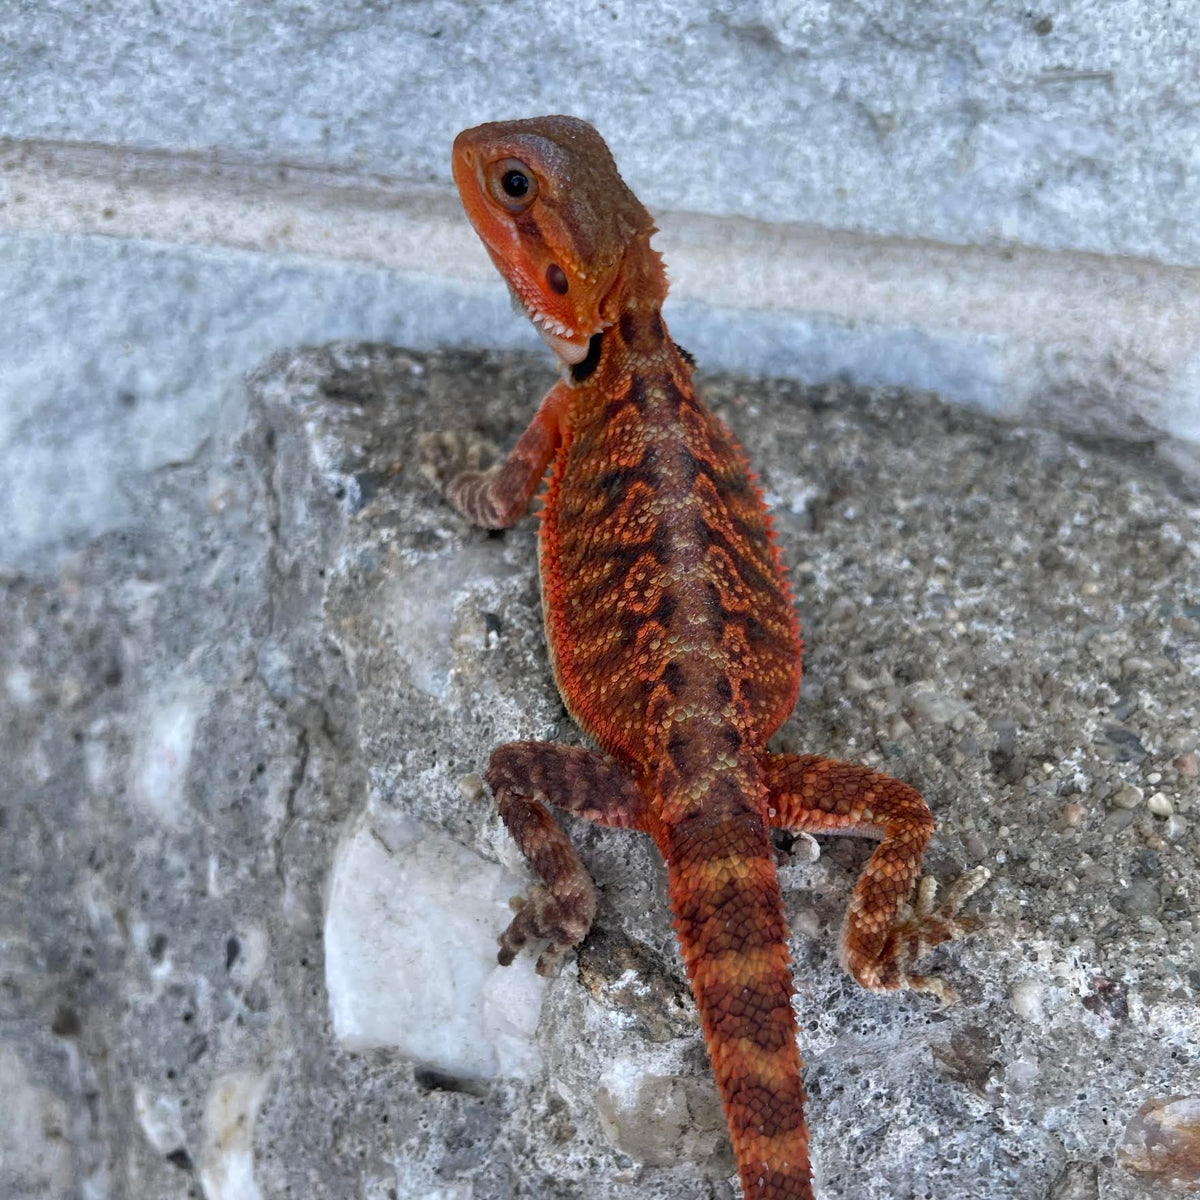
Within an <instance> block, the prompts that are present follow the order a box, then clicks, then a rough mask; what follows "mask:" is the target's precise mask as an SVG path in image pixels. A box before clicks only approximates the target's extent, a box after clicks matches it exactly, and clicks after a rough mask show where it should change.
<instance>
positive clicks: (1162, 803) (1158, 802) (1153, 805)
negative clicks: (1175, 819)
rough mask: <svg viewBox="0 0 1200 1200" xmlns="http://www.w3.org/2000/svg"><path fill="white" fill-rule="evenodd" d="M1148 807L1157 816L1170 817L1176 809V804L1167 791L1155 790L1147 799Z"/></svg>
mask: <svg viewBox="0 0 1200 1200" xmlns="http://www.w3.org/2000/svg"><path fill="white" fill-rule="evenodd" d="M1146 807H1147V808H1148V809H1149V810H1150V811H1151V812H1152V813H1153V814H1154V815H1155V816H1156V817H1169V816H1170V815H1171V814H1172V813H1173V812H1174V811H1175V805H1174V804H1172V803H1171V797H1170V796H1168V795H1167V793H1166V792H1155V793H1154V795H1153V796H1151V797H1150V799H1149V800H1147V801H1146Z"/></svg>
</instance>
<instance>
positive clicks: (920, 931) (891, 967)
mask: <svg viewBox="0 0 1200 1200" xmlns="http://www.w3.org/2000/svg"><path fill="white" fill-rule="evenodd" d="M991 874H992V873H991V872H990V871H989V870H988V869H987V867H976V868H975V869H974V870H973V871H967V872H966V873H965V874H963V875H960V876H959V878H958V879H956V880H955V881H954V883H953V884H951V886H950V887H949V888H947V889H946V892H945V894H944V895H943V897H942V900H941V903H939V904H935V900H936V896H937V889H938V882H937V880H936V879H935V878H934V877H933V876H932V875H926V876H924V877H923V878H922V879H921V881H920V883H918V884H917V887H916V892H915V894H914V896H913V899H912V902H911V903H910V904H908V905H906V906H905V907H904V908H903V909H902V910H901V911H900V913H899V914H898V917H897V920H896V922H895V923H894V924H893V925H892V927H891V929H890V930H889V931H888V933H887V937H886V939H885V940H884V943H883V946H882V948H881V950H880V951H879V953H878V954H877V955H874V956H871V957H867V956H865V955H861V956H860V955H856V954H855V953H854V947H853V946H852V945H851V942H850V939H849V938H848V937H847V938H845V939H843V943H842V957H843V962H844V963H845V966H846V969H847V970H848V971H849V972H850V974H851V975H853V976H854V978H855V979H856V980H857V981H858V982H859V983H860V984H861V985H862V986H863V987H864V988H866V989H867V990H868V991H892V990H894V989H897V988H907V989H908V990H910V991H914V992H931V993H932V994H933V995H934V996H936V997H937V998H938V999H939V1000H940V1001H941V1002H942V1004H943V1005H948V1004H953V1003H954V1002H955V1001H956V1000H957V999H958V993H957V992H955V990H954V989H953V988H952V987H951V986H950V985H949V984H948V983H946V982H945V981H944V980H942V979H939V978H938V977H937V976H936V975H918V974H916V973H915V972H913V971H912V969H911V968H912V966H913V964H914V963H916V962H917V961H918V960H919V959H921V958H924V957H925V955H926V954H928V953H929V952H930V951H931V950H932V949H933V948H934V947H935V946H940V945H941V944H942V943H943V942H950V941H954V940H955V939H956V938H960V937H966V936H967V935H968V934H972V933H975V932H976V931H977V930H979V929H980V928H982V927H983V924H984V921H983V919H982V918H980V917H975V916H959V909H960V908H962V906H963V905H964V904H965V903H966V901H967V900H968V899H970V897H971V896H973V895H974V894H975V893H976V892H977V891H979V889H980V888H981V887H983V885H984V884H985V883H987V881H988V880H989V879H990V878H991Z"/></svg>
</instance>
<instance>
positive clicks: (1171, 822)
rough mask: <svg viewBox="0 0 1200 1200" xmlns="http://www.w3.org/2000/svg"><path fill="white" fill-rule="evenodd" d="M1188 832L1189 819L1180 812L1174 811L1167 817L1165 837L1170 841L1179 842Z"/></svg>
mask: <svg viewBox="0 0 1200 1200" xmlns="http://www.w3.org/2000/svg"><path fill="white" fill-rule="evenodd" d="M1185 833H1187V821H1185V820H1184V819H1183V817H1181V816H1180V815H1179V814H1178V813H1172V814H1171V815H1170V816H1169V817H1168V818H1167V824H1166V828H1165V829H1164V830H1163V837H1165V838H1166V839H1167V841H1168V842H1179V841H1182V840H1183V835H1184V834H1185Z"/></svg>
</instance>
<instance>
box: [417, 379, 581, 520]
mask: <svg viewBox="0 0 1200 1200" xmlns="http://www.w3.org/2000/svg"><path fill="white" fill-rule="evenodd" d="M570 396H571V389H570V388H569V387H568V386H567V384H566V383H564V382H562V381H561V380H560V381H559V382H558V383H556V384H555V385H554V387H552V388H551V389H550V390H549V391H548V392H547V393H546V396H545V398H544V399H543V400H542V403H541V405H540V406H539V407H538V410H537V413H536V414H535V415H534V418H533V420H532V421H530V423H529V425H528V427H527V428H526V430H525V432H524V433H523V434H521V436H520V438H519V439H518V440H517V444H516V445H515V446H514V447H513V449H512V453H511V454H509V456H508V457H507V458H506V459H505V460H504V461H503V462H502V463H497V464H496V465H495V466H493V467H490V468H489V469H487V470H481V469H480V466H481V463H480V460H481V457H482V454H483V452H484V450H485V449H486V443H484V442H482V441H481V440H480V439H478V438H472V437H469V436H468V435H466V434H461V433H423V434H420V435H419V436H418V438H417V449H418V451H419V453H420V458H421V467H420V470H421V474H422V475H424V476H425V478H426V479H428V480H429V482H430V483H432V484H433V485H434V487H436V488H437V489H438V490H439V491H440V492H441V493H442V495H443V496H445V497H446V499H447V500H448V501H449V502H450V503H451V504H452V505H453V506H454V507H455V508H456V509H457V510H458V511H459V512H460V513H462V515H463V516H464V517H466V518H467V520H468V521H470V522H472V523H473V524H475V525H481V526H482V527H483V528H484V529H507V528H508V527H509V526H510V525H513V524H515V523H516V522H517V521H519V520H520V519H521V517H523V516H524V515H525V513H526V512H527V511H528V510H529V502H530V500H532V499H533V494H534V492H536V491H537V488H538V484H539V483H541V481H542V476H543V475H544V474H545V473H546V467H547V466H549V464H550V460H551V459H552V458H553V457H554V452H555V450H557V449H558V444H559V441H560V440H561V438H562V421H563V416H564V414H565V412H566V408H567V405H568V403H569V400H570Z"/></svg>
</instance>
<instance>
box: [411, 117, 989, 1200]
mask: <svg viewBox="0 0 1200 1200" xmlns="http://www.w3.org/2000/svg"><path fill="white" fill-rule="evenodd" d="M452 162H453V170H454V178H455V181H456V183H457V185H458V189H459V192H460V194H461V197H462V202H463V205H464V207H465V209H466V212H467V215H468V217H469V218H470V220H471V223H472V224H473V225H474V227H475V230H476V232H477V233H478V234H479V236H480V238H481V239H482V241H483V244H484V246H485V247H486V249H487V252H488V254H489V255H490V256H491V258H492V260H493V262H494V263H495V264H496V266H497V267H498V268H499V270H500V273H501V275H503V277H504V278H505V280H506V281H507V282H508V285H509V287H510V289H511V291H512V294H513V296H514V298H515V300H516V301H517V302H518V303H519V304H520V306H521V307H522V308H523V309H524V310H525V312H526V313H528V315H529V317H530V318H531V319H532V320H533V322H534V324H535V325H536V327H537V329H538V332H539V333H540V334H541V335H542V337H543V338H544V339H545V341H546V342H547V343H548V344H549V346H550V348H551V349H552V350H553V351H554V354H555V355H556V357H557V359H558V361H559V364H560V366H561V370H562V377H561V378H560V380H559V381H558V382H557V383H556V384H555V385H554V386H553V387H552V388H551V389H550V391H549V392H548V393H547V395H546V397H545V398H544V399H543V401H542V403H541V407H540V408H539V409H538V410H537V413H536V415H535V416H534V418H533V421H532V422H531V423H530V425H529V427H528V428H527V429H526V430H525V432H524V433H523V434H522V435H521V437H520V439H519V440H518V441H517V443H516V446H515V448H514V449H513V450H512V452H511V453H510V454H509V455H508V456H507V458H506V459H505V460H504V461H503V462H500V463H498V464H497V465H496V466H494V467H492V468H491V469H488V470H481V469H479V467H478V465H477V457H476V449H475V447H473V445H472V442H471V439H470V438H467V437H464V436H462V435H457V434H444V433H443V434H428V435H424V436H423V438H422V441H421V453H422V457H423V466H422V471H423V472H424V474H425V475H426V476H427V477H428V478H429V479H430V480H431V481H432V482H434V483H435V484H436V486H437V487H439V488H440V490H441V491H442V493H443V494H444V496H445V497H446V499H447V500H448V501H449V502H450V503H451V504H452V505H453V506H454V508H456V509H457V510H458V511H459V512H460V513H461V514H462V515H463V516H465V517H466V518H467V519H468V520H469V521H471V522H473V523H474V524H476V525H479V526H483V527H484V528H488V529H503V528H505V527H507V526H509V525H512V524H513V523H514V522H515V521H517V520H518V519H519V518H520V517H521V516H522V515H523V514H524V513H525V512H526V511H527V509H528V508H529V505H530V501H531V499H532V498H533V496H534V493H535V492H536V491H537V489H538V487H539V485H540V484H541V482H542V479H543V476H544V475H545V473H546V470H547V468H548V467H550V468H551V473H550V479H549V484H548V486H547V488H546V491H545V494H544V496H543V503H542V509H541V518H542V520H541V536H540V567H541V581H542V599H543V608H544V616H545V625H546V634H547V638H548V641H549V646H550V654H551V658H552V661H553V665H554V672H555V677H556V680H557V683H558V687H559V691H560V692H561V693H562V697H563V700H564V702H565V703H566V706H567V708H568V710H569V711H570V713H571V715H572V716H573V717H574V718H575V720H576V721H577V722H578V723H579V725H580V726H581V727H582V728H583V729H584V730H585V731H586V732H587V733H588V734H589V735H590V736H591V737H592V739H593V740H594V741H595V743H596V744H597V745H598V746H599V747H600V748H599V749H598V750H590V749H584V748H580V747H576V746H560V745H555V744H552V743H547V742H535V741H523V742H513V743H510V744H508V745H503V746H500V747H498V748H497V749H496V750H495V752H494V753H493V754H492V756H491V761H490V764H489V766H488V768H487V776H486V777H487V782H488V784H489V786H490V787H491V790H492V792H493V793H494V795H495V798H496V803H497V805H498V806H499V811H500V815H501V817H502V819H503V821H504V824H505V825H506V826H507V828H508V830H509V831H510V833H511V834H512V836H513V838H514V839H515V840H516V843H517V845H518V846H519V847H520V848H521V850H522V851H523V853H524V855H525V857H526V859H527V860H528V862H529V865H530V867H531V869H532V871H533V873H534V874H535V875H536V876H537V878H538V880H539V881H540V882H539V883H538V884H537V885H536V886H534V888H533V889H532V891H531V892H530V894H529V895H528V897H527V898H526V899H525V900H524V901H523V902H522V903H520V907H519V908H518V911H517V913H516V915H515V917H514V918H513V921H512V923H511V925H509V927H508V929H507V930H506V931H505V932H504V934H503V936H502V937H501V939H500V952H499V960H500V962H501V963H504V964H508V963H511V962H512V960H513V958H514V956H515V955H516V954H517V953H518V951H520V950H521V948H522V947H523V946H524V945H525V944H526V943H527V942H531V941H536V942H541V943H544V949H542V951H541V956H540V958H539V959H538V970H539V971H540V972H542V973H543V974H550V973H553V972H554V971H555V970H556V969H557V968H558V966H559V964H560V962H561V960H562V959H563V957H564V955H565V954H566V953H567V952H568V951H570V950H571V949H572V948H573V947H575V946H577V945H578V944H579V943H580V942H581V941H582V939H583V938H584V937H585V936H586V935H587V932H588V929H589V927H590V926H591V924H592V919H593V917H594V915H595V912H596V891H595V888H594V886H593V884H592V881H591V878H590V877H589V875H588V873H587V870H586V869H585V868H584V866H583V864H582V862H581V861H580V859H579V856H578V854H577V853H576V851H575V850H574V848H573V847H572V845H571V843H570V842H569V841H568V839H567V837H566V835H565V833H564V832H563V830H562V828H561V827H560V825H559V824H558V823H557V822H556V821H555V820H554V818H553V817H552V816H551V815H550V813H549V812H548V811H547V808H546V804H547V803H549V804H551V805H554V806H555V807H557V808H559V809H562V810H565V811H566V812H568V813H570V814H572V815H573V816H576V817H585V818H587V819H589V820H592V821H595V822H597V823H599V824H601V825H608V826H616V827H620V828H624V829H636V830H640V831H641V832H643V833H647V834H649V835H650V836H651V837H652V838H653V839H654V841H655V844H656V845H657V846H658V849H659V850H660V851H661V852H662V855H663V858H664V859H665V860H666V864H667V876H668V892H669V899H670V905H671V911H672V913H673V914H674V923H675V928H676V930H677V933H678V937H679V945H680V947H681V949H682V952H683V961H684V964H685V966H686V969H687V975H688V979H689V980H690V982H691V987H692V992H693V994H694V996H695V999H696V1007H697V1009H698V1010H699V1014H700V1021H701V1025H702V1028H703V1032H704V1038H705V1041H706V1043H707V1046H708V1051H709V1056H710V1059H711V1062H712V1067H713V1072H714V1074H715V1077H716V1082H717V1087H718V1089H719V1090H720V1094H721V1099H722V1101H723V1103H724V1108H725V1115H726V1119H727V1121H728V1124H729V1133H730V1137H731V1138H732V1141H733V1147H734V1152H735V1155H736V1158H737V1164H738V1171H739V1175H740V1179H741V1185H742V1188H743V1190H744V1193H745V1195H746V1197H748V1198H751V1197H752V1198H754V1200H785V1198H787V1200H805V1198H810V1197H812V1196H813V1189H812V1172H811V1167H810V1163H809V1148H808V1129H807V1126H806V1123H805V1116H804V1105H805V1092H804V1085H803V1083H802V1080H801V1060H800V1054H799V1051H798V1049H797V1045H796V1018H795V1015H794V1013H793V1010H792V995H793V985H792V976H791V971H790V960H789V953H788V945H787V928H786V925H785V922H784V913H783V903H782V899H781V895H780V888H779V883H778V881H777V879H776V873H775V856H774V850H773V847H772V843H771V837H770V831H771V829H772V828H778V829H784V830H790V831H804V832H807V833H818V834H827V833H832V834H858V835H861V836H865V837H869V838H874V839H876V840H877V841H878V846H877V847H876V848H875V850H874V852H873V853H872V855H871V857H870V859H869V861H868V862H867V864H866V866H865V868H864V869H863V871H862V874H861V876H860V878H859V880H858V882H857V885H856V886H855V888H854V892H853V896H852V899H851V901H850V905H849V910H848V912H847V913H846V920H845V926H844V929H843V932H842V937H841V961H842V963H843V964H844V966H845V968H846V969H847V970H848V971H849V973H850V974H851V975H852V976H853V977H854V978H855V979H856V980H857V981H858V982H859V983H860V984H861V985H862V986H863V987H865V988H868V989H870V990H872V991H886V990H894V989H901V988H909V989H915V990H924V991H928V992H932V993H934V994H935V995H937V996H939V997H941V998H942V999H943V1000H946V999H949V998H950V995H951V993H950V989H949V988H948V987H947V986H946V985H945V984H943V983H941V982H940V981H939V980H938V979H936V978H933V977H929V976H925V975H919V974H916V973H915V971H914V969H913V966H914V963H915V962H916V961H917V960H918V959H919V958H920V957H921V956H922V955H924V954H925V953H926V952H927V951H928V950H930V949H931V948H932V947H934V946H937V945H938V944H939V943H941V942H945V941H947V940H949V939H951V938H956V937H959V936H960V935H962V934H964V933H967V932H970V931H971V930H973V929H974V928H976V927H977V926H978V921H977V920H975V919H973V918H969V917H960V916H959V915H958V912H959V908H960V906H961V904H962V902H963V901H964V900H965V899H966V898H967V897H968V896H970V895H971V894H972V893H973V892H974V891H975V890H977V889H978V888H979V887H980V886H981V885H982V884H983V882H984V881H985V880H986V878H987V872H986V870H985V869H982V868H980V869H977V870H976V871H974V872H971V873H969V874H967V875H964V876H963V877H962V878H961V879H960V880H959V881H958V882H957V883H956V884H955V885H954V886H953V887H952V888H950V889H949V890H948V892H947V894H946V896H945V898H944V899H943V900H942V901H941V903H940V904H935V900H934V891H935V888H936V884H935V882H934V880H932V879H931V878H925V879H922V880H921V881H920V884H918V879H919V878H920V871H921V858H922V854H923V852H924V849H925V844H926V842H927V841H928V840H929V837H930V834H931V833H932V832H933V829H934V821H933V817H932V816H931V814H930V811H929V809H928V807H927V806H926V804H925V802H924V800H923V799H922V798H921V796H920V795H919V794H918V793H917V792H916V791H915V790H914V789H913V788H911V787H909V786H908V785H907V784H904V783H901V782H899V781H898V780H895V779H891V778H888V777H887V776H885V775H881V774H878V773H877V772H875V771H873V770H869V769H868V768H866V767H862V766H854V765H850V764H847V763H843V762H835V761H832V760H830V759H827V758H821V757H818V756H816V755H791V754H773V753H771V752H770V751H768V750H767V748H766V746H767V739H768V738H769V737H770V736H771V735H772V734H773V733H774V732H775V730H776V729H778V727H779V726H780V725H781V724H782V722H783V721H784V720H785V719H786V718H787V716H788V715H789V713H790V712H791V710H792V707H793V705H794V704H795V701H796V698H797V694H798V690H799V685H800V635H799V627H798V624H797V619H796V615H795V612H794V609H793V605H792V598H791V593H790V590H789V587H788V583H787V580H786V578H785V575H784V570H783V566H782V564H781V561H780V556H779V552H778V549H777V547H776V545H775V540H774V537H773V534H772V529H771V521H770V518H769V516H768V514H767V511H766V508H765V506H764V503H763V499H762V496H761V494H760V492H759V489H758V487H757V486H756V484H755V477H754V476H753V475H752V474H751V472H750V469H749V466H748V464H747V461H746V458H745V456H744V455H743V453H742V451H741V450H740V448H739V447H738V445H737V443H736V442H735V441H734V439H733V436H732V435H731V434H730V432H729V430H728V429H727V428H726V427H725V426H724V425H723V424H722V423H721V422H720V421H719V420H717V419H716V418H715V417H714V416H713V415H712V414H711V413H710V412H709V411H708V410H707V409H706V408H705V406H704V404H703V402H702V401H701V399H700V398H699V396H697V394H696V389H695V387H694V386H693V383H692V366H691V361H690V357H689V356H688V355H687V354H685V353H684V352H683V351H682V350H681V349H680V348H679V347H678V346H677V345H676V344H675V343H674V342H673V341H672V340H671V337H670V335H669V333H668V331H667V326H666V322H665V321H664V320H663V314H662V306H663V300H664V298H665V296H666V292H667V282H666V275H665V272H664V269H663V265H662V262H661V260H660V258H659V255H658V254H657V253H656V252H655V251H654V250H652V249H651V247H650V237H651V235H652V234H653V233H654V232H655V226H654V222H653V220H652V219H651V217H650V214H649V213H648V212H647V211H646V209H645V208H643V207H642V205H641V204H640V203H639V202H638V200H637V199H636V197H635V196H634V195H633V193H632V192H631V191H630V190H629V188H628V187H626V185H625V183H624V182H623V180H622V179H621V176H620V175H619V174H618V173H617V168H616V165H615V163H614V161H613V158H612V155H611V154H610V153H609V150H608V147H607V146H606V145H605V143H604V141H603V140H602V139H601V137H600V135H599V134H598V133H597V132H596V131H595V130H594V129H593V128H592V127H591V126H590V125H588V124H586V123H585V122H583V121H580V120H577V119H575V118H572V117H563V116H554V117H539V118H536V119H534V120H524V121H511V122H503V123H494V124H487V125H480V126H479V127H477V128H474V129H468V130H465V131H464V132H463V133H460V134H459V135H458V137H457V139H456V140H455V142H454V151H453V159H452Z"/></svg>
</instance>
